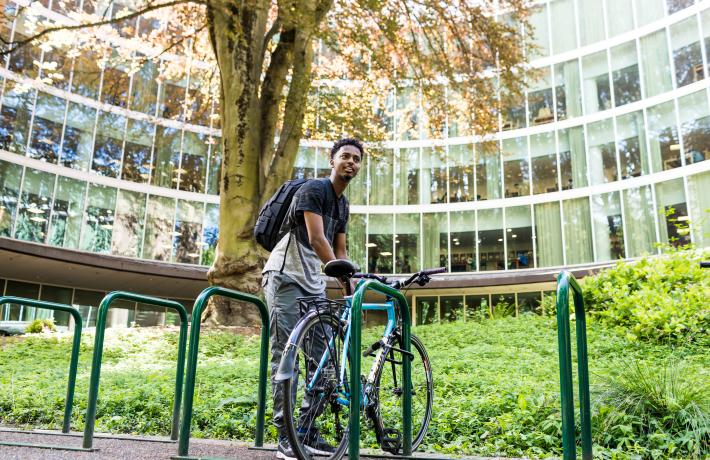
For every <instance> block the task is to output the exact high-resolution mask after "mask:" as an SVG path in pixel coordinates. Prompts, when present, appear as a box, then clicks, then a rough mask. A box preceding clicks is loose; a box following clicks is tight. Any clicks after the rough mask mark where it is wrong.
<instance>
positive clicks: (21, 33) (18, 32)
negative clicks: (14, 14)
mask: <svg viewBox="0 0 710 460" xmlns="http://www.w3.org/2000/svg"><path fill="white" fill-rule="evenodd" d="M22 15H23V16H24V13H23V14H22ZM25 25H26V23H25V22H24V21H23V20H22V19H18V20H17V23H16V26H15V35H14V36H13V40H15V41H20V40H25V39H27V38H29V37H30V36H31V35H33V34H34V32H28V31H26V30H25ZM41 53H42V52H41V51H40V49H39V47H38V46H37V45H33V44H32V43H29V44H27V45H26V46H21V47H20V48H18V49H17V50H15V51H14V52H13V53H12V55H10V66H9V69H10V70H11V71H13V72H15V73H18V74H20V75H22V76H25V77H27V78H32V79H34V78H35V77H37V66H36V65H35V64H34V62H35V61H37V62H40V56H41Z"/></svg>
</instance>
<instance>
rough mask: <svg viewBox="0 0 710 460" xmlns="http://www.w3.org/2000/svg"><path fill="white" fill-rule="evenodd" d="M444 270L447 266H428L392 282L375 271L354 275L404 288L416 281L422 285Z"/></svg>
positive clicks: (396, 287) (354, 276)
mask: <svg viewBox="0 0 710 460" xmlns="http://www.w3.org/2000/svg"><path fill="white" fill-rule="evenodd" d="M444 272H446V267H437V268H427V269H425V270H422V271H419V272H417V273H414V274H413V275H412V276H410V277H409V278H407V279H406V280H405V281H400V280H394V281H392V282H389V281H388V280H387V277H386V276H380V275H376V274H374V273H355V274H354V275H353V278H369V279H374V280H377V281H379V282H381V283H384V284H387V285H389V286H392V287H393V288H395V289H402V288H403V287H405V286H409V285H410V284H412V283H414V282H416V283H417V284H419V285H420V286H424V285H426V284H427V283H428V282H429V281H431V278H430V277H429V275H436V274H437V273H444Z"/></svg>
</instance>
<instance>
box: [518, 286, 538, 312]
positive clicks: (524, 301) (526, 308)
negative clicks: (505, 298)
mask: <svg viewBox="0 0 710 460" xmlns="http://www.w3.org/2000/svg"><path fill="white" fill-rule="evenodd" d="M541 303H542V294H541V293H540V292H539V291H537V292H519V293H518V313H519V314H520V313H535V314H538V315H540V314H542V306H541V305H540V304H541Z"/></svg>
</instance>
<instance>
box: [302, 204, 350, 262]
mask: <svg viewBox="0 0 710 460" xmlns="http://www.w3.org/2000/svg"><path fill="white" fill-rule="evenodd" d="M303 220H305V221H306V230H307V231H308V242H309V243H310V244H311V247H312V248H313V250H314V251H315V252H316V254H317V255H318V257H319V258H320V260H321V262H323V263H324V264H325V263H328V262H330V261H331V260H335V258H336V257H335V253H334V252H333V248H331V247H330V243H328V240H327V239H326V238H325V232H324V231H323V217H321V216H320V215H318V214H316V213H315V212H310V211H303ZM344 243H345V234H343V244H344Z"/></svg>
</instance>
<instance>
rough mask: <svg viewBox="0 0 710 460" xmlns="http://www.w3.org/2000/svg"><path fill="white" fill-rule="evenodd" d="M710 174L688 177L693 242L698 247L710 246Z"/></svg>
mask: <svg viewBox="0 0 710 460" xmlns="http://www.w3.org/2000/svg"><path fill="white" fill-rule="evenodd" d="M708 190H710V172H705V173H702V174H695V175H693V176H689V177H688V195H689V198H690V200H689V201H690V212H691V215H692V216H693V221H692V222H691V225H692V229H693V242H694V243H695V244H696V245H697V246H698V247H708V246H710V193H708Z"/></svg>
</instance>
